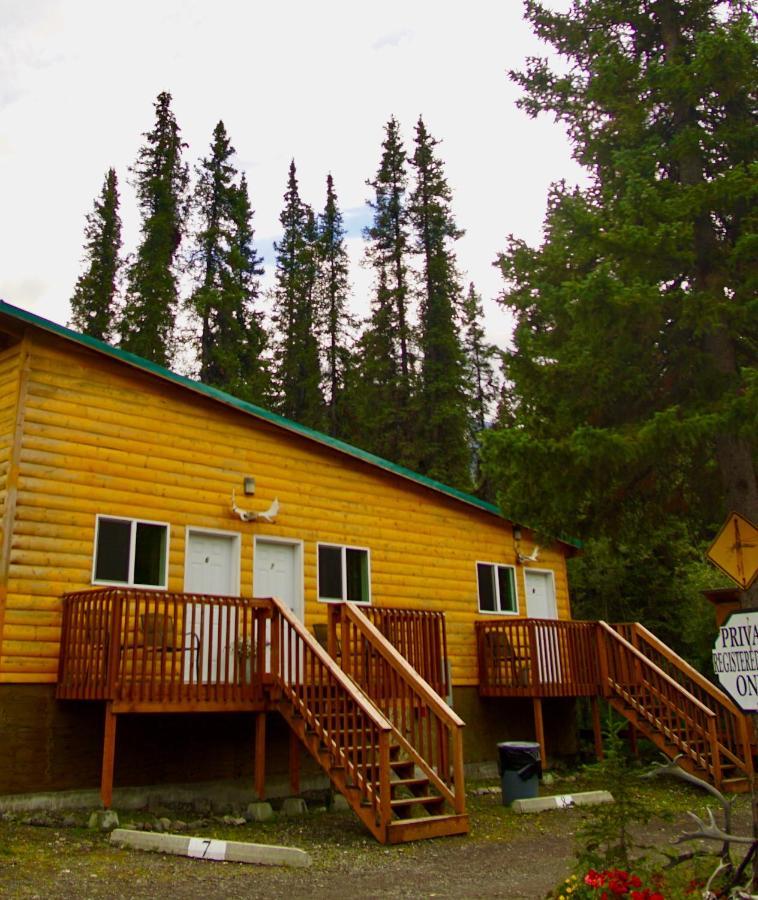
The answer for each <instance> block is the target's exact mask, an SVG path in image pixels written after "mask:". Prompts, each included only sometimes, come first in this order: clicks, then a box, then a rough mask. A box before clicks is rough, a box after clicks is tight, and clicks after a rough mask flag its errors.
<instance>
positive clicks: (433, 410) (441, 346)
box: [408, 119, 471, 489]
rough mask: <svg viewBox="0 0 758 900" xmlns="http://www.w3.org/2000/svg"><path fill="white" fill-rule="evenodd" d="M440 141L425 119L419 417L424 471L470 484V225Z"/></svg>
mask: <svg viewBox="0 0 758 900" xmlns="http://www.w3.org/2000/svg"><path fill="white" fill-rule="evenodd" d="M438 144H439V141H437V140H435V139H434V138H433V137H432V136H431V135H430V134H429V132H428V131H427V130H426V126H425V125H424V122H423V120H422V119H419V120H418V124H417V125H416V148H415V152H414V154H413V159H412V160H411V164H412V166H413V168H414V169H415V171H416V179H415V187H414V190H413V193H412V194H411V196H410V201H409V204H408V211H409V219H410V222H411V225H412V227H413V231H414V236H415V243H414V250H415V251H416V253H418V254H419V256H420V257H421V278H420V291H419V293H420V298H421V303H420V339H419V343H420V347H421V351H422V362H421V383H420V389H419V401H420V408H421V409H423V410H424V415H423V416H420V417H419V419H418V422H417V425H416V428H417V435H418V441H419V451H420V454H421V455H420V460H419V464H420V471H421V472H423V473H424V474H426V475H429V476H430V477H432V478H436V479H437V480H438V481H442V482H444V483H446V484H450V485H453V486H455V487H458V488H462V489H467V488H470V486H471V454H470V445H469V441H468V436H469V410H468V394H467V391H466V372H465V368H464V359H463V349H462V347H461V341H460V338H459V336H458V330H459V328H458V326H459V317H458V313H459V310H460V307H461V304H462V301H461V296H460V295H461V287H460V283H459V278H458V272H457V270H456V261H455V252H454V249H453V246H454V242H455V241H456V240H458V238H460V237H461V236H462V235H463V232H462V231H461V230H460V229H459V228H458V227H457V226H456V224H455V220H454V218H453V213H452V210H451V208H450V204H451V193H450V188H449V186H448V184H447V181H446V179H445V175H444V171H443V165H442V161H441V160H440V159H439V158H438V157H437V155H436V153H435V148H436V147H437V145H438Z"/></svg>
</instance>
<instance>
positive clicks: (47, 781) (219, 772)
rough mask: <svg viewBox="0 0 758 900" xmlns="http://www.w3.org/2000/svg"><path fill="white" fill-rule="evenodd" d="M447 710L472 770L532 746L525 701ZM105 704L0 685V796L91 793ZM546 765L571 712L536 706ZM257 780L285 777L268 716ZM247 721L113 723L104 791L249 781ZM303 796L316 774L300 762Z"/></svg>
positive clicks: (464, 696) (207, 718) (275, 726)
mask: <svg viewBox="0 0 758 900" xmlns="http://www.w3.org/2000/svg"><path fill="white" fill-rule="evenodd" d="M453 703H454V708H455V710H456V712H457V713H458V714H459V715H460V716H461V717H462V718H463V720H464V721H465V722H466V728H465V729H464V756H465V761H466V763H467V764H468V766H467V768H470V770H474V771H475V770H476V769H477V764H485V766H486V765H487V764H489V763H491V762H493V761H494V760H495V759H496V752H495V746H496V744H497V743H498V742H499V741H507V740H533V739H534V719H533V715H532V705H531V700H528V699H521V698H518V699H497V698H482V697H480V696H479V693H478V690H477V688H476V687H463V688H455V689H454V693H453ZM104 707H105V704H104V703H100V702H83V701H70V700H66V701H61V700H56V699H55V685H27V684H3V685H0V796H2V795H12V794H28V793H33V792H40V791H66V790H80V789H85V788H95V789H96V788H98V786H99V784H100V776H101V766H102V753H103V723H104V715H105V709H104ZM544 708H545V709H544V720H545V737H546V744H547V752H548V757H554V756H563V755H571V754H573V753H574V752H575V749H576V738H575V735H576V726H575V721H574V718H575V717H574V703H573V701H570V700H546V701H545V702H544ZM268 719H269V724H268V727H267V732H266V766H265V771H266V777H267V779H269V778H270V779H271V781H272V782H276V781H279V780H280V779H281V778H282V777H285V778H286V776H287V773H288V766H289V746H288V730H287V725H286V723H285V722H284V720H283V719H281V718H280V717H279V716H278V715H270V716H268ZM254 747H255V715H254V714H249V715H248V714H245V713H237V714H234V713H213V714H210V713H206V714H174V715H157V714H150V715H122V716H119V725H118V734H117V739H116V754H115V777H114V784H115V786H116V788H118V787H135V786H140V785H160V784H191V783H192V782H206V783H207V782H214V781H223V780H235V781H236V780H243V781H246V780H249V781H250V784H251V785H252V780H253V762H254V760H253V756H254ZM301 761H302V775H303V786H305V784H306V783H312V779H313V778H314V777H317V776H318V775H320V774H321V770H320V769H319V768H318V767H317V766H316V764H315V762H313V760H311V759H310V757H309V756H308V754H307V753H302V754H301Z"/></svg>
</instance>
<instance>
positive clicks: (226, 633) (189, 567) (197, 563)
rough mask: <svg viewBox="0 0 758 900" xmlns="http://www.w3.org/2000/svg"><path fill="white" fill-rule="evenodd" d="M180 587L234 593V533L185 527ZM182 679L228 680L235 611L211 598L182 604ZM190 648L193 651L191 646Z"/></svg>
mask: <svg viewBox="0 0 758 900" xmlns="http://www.w3.org/2000/svg"><path fill="white" fill-rule="evenodd" d="M184 590H185V592H186V593H188V594H210V595H211V596H221V597H236V596H239V536H238V535H234V534H230V535H226V534H214V533H211V532H204V531H192V530H188V532H187V559H186V563H185V571H184ZM186 616H187V619H186V622H185V642H184V647H185V652H184V680H185V681H189V680H190V678H191V676H192V674H193V673H192V663H193V661H194V669H195V672H194V678H193V680H195V681H200V682H206V683H207V682H219V681H220V682H225V681H230V680H232V678H233V674H234V659H233V653H234V646H235V640H236V627H235V626H236V611H235V610H234V609H230V608H229V607H226V606H223V607H219V606H216V605H214V604H211V603H194V604H191V605H190V606H188V607H187V612H186ZM193 650H194V652H193Z"/></svg>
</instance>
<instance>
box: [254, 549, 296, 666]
mask: <svg viewBox="0 0 758 900" xmlns="http://www.w3.org/2000/svg"><path fill="white" fill-rule="evenodd" d="M300 552H301V551H300V544H289V543H285V542H283V541H267V540H264V539H263V538H261V539H256V541H255V549H254V558H253V596H254V597H276V598H277V599H278V600H281V601H282V603H284V605H285V606H287V607H289V609H291V610H292V612H293V613H294V614H295V615H296V616H297V618H298V619H300V621H301V622H302V620H303V592H302V588H301V585H302V582H303V580H302V575H301V564H300V559H301V556H300ZM266 628H267V635H266V669H267V671H270V669H271V629H270V623H267V626H266ZM289 651H290V652H289V654H288V653H287V645H286V644H285V643H282V645H281V646H280V658H281V665H282V668H281V671H282V674H283V675H284V677H285V678H288V679H289V678H291V676H294V678H297V674H296V673H297V672H299V670H300V669H301V665H300V663H301V661H302V656H301V654H295V652H294V647H293V646H292V645H291V644H290V645H289ZM294 678H293V679H292V680H294Z"/></svg>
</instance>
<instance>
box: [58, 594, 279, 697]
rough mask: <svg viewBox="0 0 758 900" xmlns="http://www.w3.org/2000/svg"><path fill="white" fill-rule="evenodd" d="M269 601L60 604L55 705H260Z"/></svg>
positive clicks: (200, 598) (80, 599)
mask: <svg viewBox="0 0 758 900" xmlns="http://www.w3.org/2000/svg"><path fill="white" fill-rule="evenodd" d="M270 618H271V604H270V601H268V600H254V599H251V598H241V597H216V596H211V595H206V594H179V593H171V592H166V591H150V590H135V589H129V590H127V589H122V588H104V589H100V590H94V591H82V592H79V593H72V594H67V595H65V597H64V614H63V630H62V638H61V654H60V662H59V672H58V690H57V696H58V697H59V698H61V699H84V700H113V701H115V702H117V703H118V704H119V705H121V706H122V707H123V706H128V705H131V704H133V705H144V704H158V705H160V706H161V707H163V708H165V709H167V710H168V709H171V708H172V707H174V706H175V705H179V706H186V704H187V703H195V702H197V703H203V704H211V705H213V704H217V705H218V706H219V707H224V708H232V707H234V706H235V705H249V704H251V703H255V702H260V701H262V699H263V684H264V681H265V680H266V676H267V674H268V673H269V666H268V659H267V655H268V650H267V644H268V642H269V640H270V639H269V628H270V626H269V624H268V623H269V620H270Z"/></svg>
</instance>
